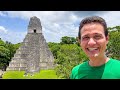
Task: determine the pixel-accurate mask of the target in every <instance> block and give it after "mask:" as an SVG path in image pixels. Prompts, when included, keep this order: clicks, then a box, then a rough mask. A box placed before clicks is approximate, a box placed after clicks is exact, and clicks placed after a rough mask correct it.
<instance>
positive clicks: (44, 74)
mask: <svg viewBox="0 0 120 90" xmlns="http://www.w3.org/2000/svg"><path fill="white" fill-rule="evenodd" d="M24 73H25V71H6V72H5V73H4V74H3V78H2V79H61V78H58V77H57V75H56V73H55V71H54V70H40V72H39V73H34V74H33V75H30V74H28V75H26V76H25V75H24Z"/></svg>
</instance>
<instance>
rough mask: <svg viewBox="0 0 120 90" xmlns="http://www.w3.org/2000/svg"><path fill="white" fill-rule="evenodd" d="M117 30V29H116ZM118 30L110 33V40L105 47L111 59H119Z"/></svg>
mask: <svg viewBox="0 0 120 90" xmlns="http://www.w3.org/2000/svg"><path fill="white" fill-rule="evenodd" d="M117 28H118V27H117ZM119 30H120V29H118V30H117V29H116V31H111V32H110V40H109V43H108V46H107V49H108V52H109V54H110V55H111V57H112V58H116V59H120V31H119Z"/></svg>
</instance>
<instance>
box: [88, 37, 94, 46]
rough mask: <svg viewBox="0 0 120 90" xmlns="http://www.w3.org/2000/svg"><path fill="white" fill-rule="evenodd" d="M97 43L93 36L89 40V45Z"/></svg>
mask: <svg viewBox="0 0 120 90" xmlns="http://www.w3.org/2000/svg"><path fill="white" fill-rule="evenodd" d="M95 44H96V41H95V40H94V39H93V38H90V39H89V41H88V45H90V46H93V45H95Z"/></svg>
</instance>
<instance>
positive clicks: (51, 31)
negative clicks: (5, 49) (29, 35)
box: [0, 11, 120, 42]
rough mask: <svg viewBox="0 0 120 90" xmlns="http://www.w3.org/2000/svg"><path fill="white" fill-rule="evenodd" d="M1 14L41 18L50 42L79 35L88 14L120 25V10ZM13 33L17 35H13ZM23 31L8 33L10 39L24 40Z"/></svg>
mask: <svg viewBox="0 0 120 90" xmlns="http://www.w3.org/2000/svg"><path fill="white" fill-rule="evenodd" d="M0 15H1V16H8V17H11V18H14V17H18V18H22V19H24V20H29V19H30V17H32V16H37V17H38V18H40V20H41V24H42V29H43V34H44V36H45V38H46V41H48V42H50V41H52V42H59V41H60V39H61V37H63V36H74V37H76V36H77V35H78V27H79V23H80V21H81V20H82V19H83V18H84V17H86V16H91V15H98V16H101V17H103V18H104V19H105V20H106V22H107V24H108V26H110V27H113V26H116V25H120V20H119V19H120V11H85V12H84V11H4V12H3V11H2V12H0ZM26 27H27V26H26ZM5 30H6V29H5V28H4V27H3V28H1V27H0V32H4V33H5V32H7V31H5ZM26 31H27V30H26ZM12 33H14V34H15V35H16V36H14V37H13V36H12ZM18 33H19V35H18ZM23 33H24V32H20V31H18V32H16V33H15V32H11V34H10V33H9V35H8V36H9V38H10V39H9V40H11V41H13V42H15V41H14V40H15V39H16V42H19V41H22V40H21V39H23V38H25V34H23ZM21 35H22V37H21ZM13 39H14V40H13ZM17 40H18V41H17Z"/></svg>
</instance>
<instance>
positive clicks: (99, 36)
mask: <svg viewBox="0 0 120 90" xmlns="http://www.w3.org/2000/svg"><path fill="white" fill-rule="evenodd" d="M94 38H95V39H101V38H102V36H101V35H95V36H94Z"/></svg>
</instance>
